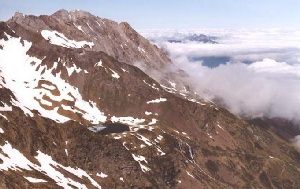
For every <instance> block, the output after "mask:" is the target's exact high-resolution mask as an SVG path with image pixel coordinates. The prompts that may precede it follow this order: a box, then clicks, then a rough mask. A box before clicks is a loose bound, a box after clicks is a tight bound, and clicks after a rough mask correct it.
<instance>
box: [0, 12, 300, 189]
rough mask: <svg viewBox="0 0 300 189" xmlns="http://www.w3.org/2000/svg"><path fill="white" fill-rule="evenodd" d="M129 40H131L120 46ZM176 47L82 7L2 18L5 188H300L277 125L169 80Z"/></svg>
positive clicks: (297, 167) (0, 154)
mask: <svg viewBox="0 0 300 189" xmlns="http://www.w3.org/2000/svg"><path fill="white" fill-rule="evenodd" d="M122 46H123V47H122ZM136 61H140V62H141V64H143V65H145V66H146V67H149V68H150V69H155V70H156V71H158V72H159V71H160V68H161V67H162V66H165V65H172V62H171V61H170V59H169V58H168V57H167V55H166V54H165V53H164V52H163V51H162V50H160V49H159V48H157V47H156V46H154V45H153V44H151V43H150V42H149V41H148V40H146V39H145V38H143V37H142V36H140V35H139V34H138V33H137V32H136V31H134V30H133V29H132V28H131V27H130V26H129V25H128V24H127V23H120V24H119V23H116V22H113V21H110V20H107V19H101V18H98V17H95V16H93V15H91V14H89V13H87V12H83V11H70V12H68V11H65V10H60V11H58V12H56V13H54V14H53V15H50V16H44V15H43V16H32V15H29V16H26V15H22V14H20V13H17V14H15V16H13V17H12V18H11V19H10V20H8V21H7V22H1V23H0V149H1V150H0V188H299V187H300V180H299V175H300V161H299V159H300V155H299V153H298V152H297V151H296V150H295V149H294V148H293V147H292V146H291V145H290V144H289V143H288V142H287V141H285V140H283V139H281V138H280V137H278V136H277V135H276V133H275V132H274V131H272V130H268V129H265V128H263V127H258V126H255V125H253V124H250V123H249V122H248V121H246V120H243V119H241V118H238V117H236V116H234V115H233V114H231V113H230V112H228V111H227V110H226V109H223V108H221V107H218V106H217V105H215V104H214V103H212V102H207V101H204V100H201V99H200V98H197V99H196V98H192V97H191V96H193V95H191V94H188V93H189V91H188V90H187V89H186V91H185V92H182V91H180V90H179V89H178V88H177V87H176V83H172V82H170V86H169V87H168V86H165V85H163V84H162V83H159V82H157V81H155V80H154V79H152V78H151V77H150V76H149V73H148V72H147V71H145V72H143V71H141V70H140V69H139V68H137V67H135V62H136Z"/></svg>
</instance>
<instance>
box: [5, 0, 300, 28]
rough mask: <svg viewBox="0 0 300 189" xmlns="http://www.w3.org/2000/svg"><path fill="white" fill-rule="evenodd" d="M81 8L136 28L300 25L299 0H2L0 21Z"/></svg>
mask: <svg viewBox="0 0 300 189" xmlns="http://www.w3.org/2000/svg"><path fill="white" fill-rule="evenodd" d="M62 8H64V9H67V10H74V9H81V10H86V11H89V12H91V13H93V14H94V15H97V16H100V17H105V18H109V19H113V20H116V21H127V22H129V23H130V24H131V25H133V26H134V27H135V28H136V29H161V28H169V29H196V28H298V29H300V11H299V8H300V0H50V1H41V0H0V20H7V19H8V18H10V17H11V16H12V15H13V14H14V12H16V11H19V12H22V13H25V14H35V15H40V14H50V13H53V12H55V11H56V10H58V9H62Z"/></svg>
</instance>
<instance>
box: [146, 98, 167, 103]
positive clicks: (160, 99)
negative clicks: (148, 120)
mask: <svg viewBox="0 0 300 189" xmlns="http://www.w3.org/2000/svg"><path fill="white" fill-rule="evenodd" d="M166 101H167V99H166V98H158V99H155V100H150V101H148V102H147V104H154V103H160V102H166Z"/></svg>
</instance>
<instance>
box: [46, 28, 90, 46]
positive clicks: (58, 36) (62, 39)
mask: <svg viewBox="0 0 300 189" xmlns="http://www.w3.org/2000/svg"><path fill="white" fill-rule="evenodd" d="M41 35H42V36H43V38H44V39H46V40H49V42H50V43H51V44H53V45H58V46H61V47H67V48H83V47H84V46H86V45H87V46H89V47H90V48H92V47H93V46H94V43H93V42H87V41H75V40H71V39H68V38H67V37H66V36H65V35H64V34H62V33H59V32H58V31H50V30H42V31H41Z"/></svg>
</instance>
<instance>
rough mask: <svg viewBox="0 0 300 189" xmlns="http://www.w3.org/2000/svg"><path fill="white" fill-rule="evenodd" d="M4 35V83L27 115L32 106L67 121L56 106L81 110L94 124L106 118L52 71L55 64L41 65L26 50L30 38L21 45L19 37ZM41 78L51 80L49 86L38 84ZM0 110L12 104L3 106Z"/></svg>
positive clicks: (1, 62) (1, 51) (0, 57)
mask: <svg viewBox="0 0 300 189" xmlns="http://www.w3.org/2000/svg"><path fill="white" fill-rule="evenodd" d="M7 37H8V40H7V41H5V40H3V39H2V40H0V45H2V46H3V49H0V70H1V71H2V73H1V75H2V77H3V78H4V79H5V84H4V86H5V87H6V88H8V89H10V90H11V91H12V92H13V93H14V95H15V97H16V100H14V99H13V100H12V104H13V105H15V106H18V107H20V108H21V109H22V110H23V111H24V112H25V114H27V115H30V116H33V113H32V110H37V111H38V112H39V113H40V114H41V115H42V116H43V117H47V118H50V119H52V120H54V121H56V122H61V123H62V122H66V121H69V120H70V118H69V117H65V116H63V115H61V114H60V113H58V111H59V110H67V111H71V112H73V113H75V114H81V115H82V116H83V118H84V119H86V120H88V121H90V122H91V123H93V124H97V123H100V122H104V121H105V120H106V116H104V113H102V112H101V111H100V110H99V109H98V108H97V106H96V104H95V103H94V102H91V101H90V102H86V101H84V100H83V99H82V96H81V94H80V93H79V90H78V89H77V88H75V87H74V86H71V85H70V84H69V83H67V82H66V81H64V80H63V79H61V78H60V77H58V76H57V75H56V76H54V75H53V74H52V70H53V69H54V67H55V64H54V67H52V68H48V67H47V65H43V66H41V62H42V60H40V59H37V58H35V57H30V56H29V55H27V54H26V53H27V51H28V50H29V48H30V47H31V43H30V42H28V41H26V40H24V45H23V44H22V43H21V41H20V40H21V39H20V38H13V37H11V36H7ZM56 65H57V64H56ZM16 68H18V69H16ZM40 81H46V82H50V83H51V86H48V87H47V86H46V85H43V86H42V87H38V85H39V82H40ZM45 86H46V87H45ZM43 87H45V88H43ZM49 89H57V90H58V91H59V93H60V94H59V95H54V94H53V93H52V91H51V90H49ZM44 97H49V99H50V100H51V102H52V101H53V102H58V104H59V105H57V106H55V107H53V106H52V104H50V102H47V101H44V100H42V99H43V98H44ZM62 101H70V102H72V103H73V105H72V106H70V105H64V104H60V102H62ZM42 105H46V106H51V109H45V108H44V107H42ZM2 110H11V108H9V107H7V106H5V108H3V107H2Z"/></svg>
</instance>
